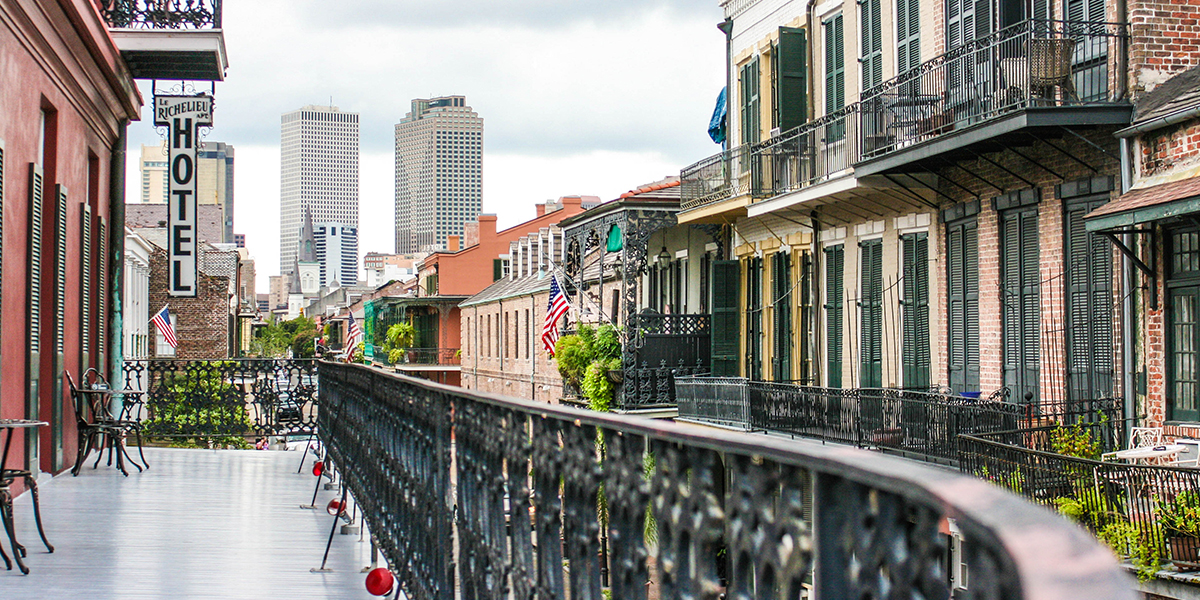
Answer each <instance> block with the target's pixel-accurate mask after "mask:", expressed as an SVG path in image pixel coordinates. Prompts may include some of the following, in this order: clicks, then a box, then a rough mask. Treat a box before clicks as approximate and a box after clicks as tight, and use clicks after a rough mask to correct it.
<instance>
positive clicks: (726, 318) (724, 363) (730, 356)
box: [712, 260, 741, 377]
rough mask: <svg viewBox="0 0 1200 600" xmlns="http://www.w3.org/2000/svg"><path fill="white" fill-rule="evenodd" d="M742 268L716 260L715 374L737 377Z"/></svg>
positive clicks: (713, 292)
mask: <svg viewBox="0 0 1200 600" xmlns="http://www.w3.org/2000/svg"><path fill="white" fill-rule="evenodd" d="M740 279H741V265H740V264H739V262H738V261H736V260H717V261H713V265H712V282H713V286H712V307H713V308H712V374H713V375H714V376H716V377H737V376H738V340H739V336H738V333H739V332H738V327H739V323H738V296H739V290H738V288H739V286H738V283H739V280H740Z"/></svg>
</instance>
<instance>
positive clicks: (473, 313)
mask: <svg viewBox="0 0 1200 600" xmlns="http://www.w3.org/2000/svg"><path fill="white" fill-rule="evenodd" d="M549 300H550V293H549V292H548V291H544V292H540V293H538V294H534V295H527V296H520V297H516V298H507V299H505V300H504V301H503V302H500V301H495V302H489V303H486V304H480V305H475V306H468V307H465V308H463V309H462V346H461V347H462V349H463V352H462V386H463V387H465V388H469V389H474V390H479V391H484V392H492V393H495V394H501V395H504V396H514V397H517V398H524V399H526V400H540V401H543V402H558V400H559V398H561V397H562V378H561V377H560V376H559V374H558V367H557V365H555V363H554V361H553V359H551V358H550V357H549V356H548V355H547V354H546V351H545V350H544V349H543V348H542V342H541V339H540V338H541V331H542V321H543V320H544V319H545V316H546V305H547V304H548V303H549ZM526 310H528V311H529V315H530V316H529V325H528V328H526V325H525V311H526ZM506 313H507V314H508V328H507V330H505V329H504V315H505V314H506ZM514 314H517V315H520V319H519V321H518V320H515V319H514V317H513V316H514ZM488 316H491V322H492V327H491V332H492V335H491V338H492V339H491V343H490V344H489V343H488V340H487V339H486V338H487V331H488V327H487V319H488ZM497 324H498V325H497ZM504 331H506V335H504V334H503V333H502V332H504ZM527 335H528V336H530V339H529V345H528V352H527V351H526V350H527V347H526V343H525V336H527ZM506 347H507V354H506V353H505V348H506ZM489 350H490V351H489Z"/></svg>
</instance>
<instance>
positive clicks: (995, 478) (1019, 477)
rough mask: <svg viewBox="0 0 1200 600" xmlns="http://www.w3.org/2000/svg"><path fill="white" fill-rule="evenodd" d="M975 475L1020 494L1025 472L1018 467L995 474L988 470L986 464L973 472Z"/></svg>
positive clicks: (1023, 484)
mask: <svg viewBox="0 0 1200 600" xmlns="http://www.w3.org/2000/svg"><path fill="white" fill-rule="evenodd" d="M975 476H976V477H978V478H980V479H983V480H986V481H989V482H991V483H993V484H995V485H998V486H1000V487H1002V488H1004V489H1006V490H1008V491H1010V492H1012V493H1014V494H1020V493H1021V492H1022V491H1024V489H1025V474H1024V473H1022V472H1021V469H1020V468H1018V469H1017V470H1015V471H1009V472H1008V473H997V474H995V475H993V474H991V473H990V472H989V471H988V468H987V465H984V466H983V468H982V469H980V470H979V471H977V472H976V473H975Z"/></svg>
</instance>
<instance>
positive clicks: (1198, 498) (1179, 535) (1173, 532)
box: [1157, 490, 1200, 568]
mask: <svg viewBox="0 0 1200 600" xmlns="http://www.w3.org/2000/svg"><path fill="white" fill-rule="evenodd" d="M1157 504H1158V522H1159V524H1161V525H1162V527H1163V530H1164V531H1165V532H1166V537H1167V548H1169V549H1170V551H1171V562H1173V563H1175V564H1176V565H1179V566H1186V567H1193V568H1197V567H1200V492H1196V491H1193V490H1187V491H1183V492H1179V493H1178V494H1175V496H1174V497H1172V498H1170V499H1167V500H1164V499H1161V498H1159V499H1158V500H1157ZM1181 563H1182V564H1181Z"/></svg>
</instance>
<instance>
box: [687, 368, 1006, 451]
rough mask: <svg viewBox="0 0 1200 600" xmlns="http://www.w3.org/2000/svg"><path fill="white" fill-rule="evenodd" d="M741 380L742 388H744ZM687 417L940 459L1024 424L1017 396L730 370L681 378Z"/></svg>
mask: <svg viewBox="0 0 1200 600" xmlns="http://www.w3.org/2000/svg"><path fill="white" fill-rule="evenodd" d="M738 388H741V389H740V390H739V389H738ZM675 389H676V397H677V398H686V401H684V400H680V403H679V416H680V417H681V418H686V419H692V420H698V421H712V422H715V423H717V424H721V425H726V426H734V427H744V428H747V429H754V430H762V431H770V432H776V433H787V434H791V435H796V436H803V437H809V438H814V439H822V440H829V441H835V442H841V443H845V444H851V445H854V446H858V447H860V448H880V449H886V450H892V451H898V452H904V453H906V454H913V455H918V456H921V457H926V458H930V459H935V460H954V459H956V458H957V456H958V455H957V445H956V441H957V437H958V435H959V434H964V433H979V432H991V431H1005V430H1011V429H1016V428H1018V427H1019V425H1020V423H1021V420H1022V418H1023V417H1024V416H1025V415H1026V409H1025V408H1024V407H1022V406H1019V405H1016V404H1010V403H1005V402H989V401H980V400H976V399H969V398H962V397H960V396H955V395H953V394H944V393H937V392H923V391H914V390H901V389H861V388H854V389H841V388H822V387H814V386H800V385H793V384H789V383H774V382H768V381H748V380H746V379H742V378H728V377H692V378H686V377H681V378H679V379H676V380H675Z"/></svg>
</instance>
